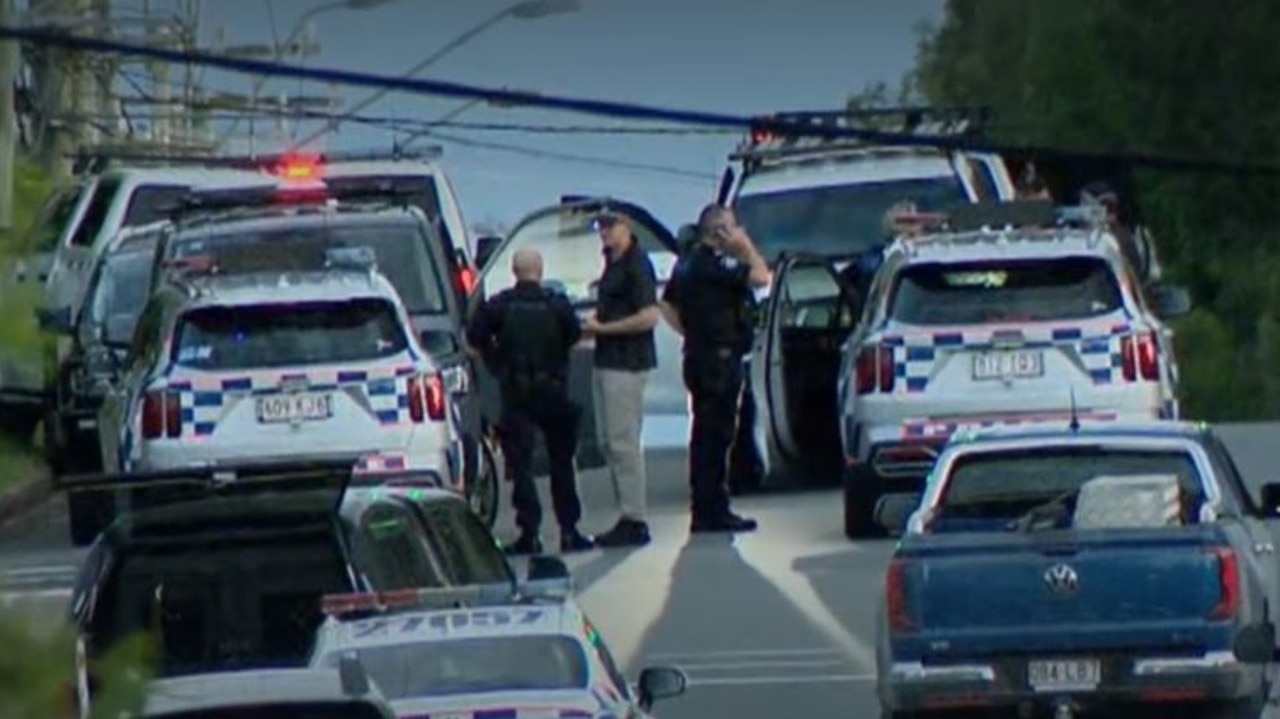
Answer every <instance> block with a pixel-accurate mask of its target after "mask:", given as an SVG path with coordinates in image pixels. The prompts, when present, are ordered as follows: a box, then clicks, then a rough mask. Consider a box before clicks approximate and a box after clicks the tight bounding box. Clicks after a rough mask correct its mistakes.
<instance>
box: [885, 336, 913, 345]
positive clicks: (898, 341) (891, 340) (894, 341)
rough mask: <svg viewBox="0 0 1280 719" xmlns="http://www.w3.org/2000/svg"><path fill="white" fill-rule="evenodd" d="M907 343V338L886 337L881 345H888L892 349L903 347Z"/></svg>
mask: <svg viewBox="0 0 1280 719" xmlns="http://www.w3.org/2000/svg"><path fill="white" fill-rule="evenodd" d="M906 343H907V340H906V338H905V337H885V338H884V339H883V340H881V341H880V344H883V345H888V346H890V347H901V346H902V345H904V344H906Z"/></svg>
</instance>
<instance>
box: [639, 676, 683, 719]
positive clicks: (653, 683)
mask: <svg viewBox="0 0 1280 719" xmlns="http://www.w3.org/2000/svg"><path fill="white" fill-rule="evenodd" d="M688 686H689V677H688V676H686V675H685V673H684V672H683V671H681V670H680V669H677V668H675V667H647V668H645V669H644V670H642V671H641V672H640V679H639V680H638V681H637V682H636V688H637V689H639V690H640V691H639V694H640V707H641V708H642V709H644V710H645V711H648V710H649V708H650V707H652V706H653V703H654V702H656V701H658V700H659V699H670V698H671V697H678V696H680V695H681V694H684V691H685V689H686V688H688Z"/></svg>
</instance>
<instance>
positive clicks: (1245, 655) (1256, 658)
mask: <svg viewBox="0 0 1280 719" xmlns="http://www.w3.org/2000/svg"><path fill="white" fill-rule="evenodd" d="M1231 652H1232V653H1233V654H1235V655H1236V659H1239V660H1240V661H1242V662H1244V663H1245V664H1270V663H1271V662H1273V661H1275V660H1276V625H1274V624H1271V623H1270V622H1263V623H1259V624H1246V625H1245V626H1243V627H1241V628H1240V631H1238V632H1236V636H1235V640H1234V641H1233V642H1232V644H1231Z"/></svg>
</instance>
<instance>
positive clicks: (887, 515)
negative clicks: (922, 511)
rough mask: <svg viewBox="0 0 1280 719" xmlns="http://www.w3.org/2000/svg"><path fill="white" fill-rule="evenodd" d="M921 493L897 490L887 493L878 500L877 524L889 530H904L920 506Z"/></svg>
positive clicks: (876, 510)
mask: <svg viewBox="0 0 1280 719" xmlns="http://www.w3.org/2000/svg"><path fill="white" fill-rule="evenodd" d="M920 496H921V495H920V494H918V493H915V492H895V493H894V494H886V495H884V496H883V497H881V498H880V499H879V501H877V502H876V509H875V520H876V524H879V525H880V526H881V527H884V528H885V529H886V530H887V531H889V532H904V531H906V529H907V522H909V521H911V515H912V513H914V512H915V511H916V507H918V506H920Z"/></svg>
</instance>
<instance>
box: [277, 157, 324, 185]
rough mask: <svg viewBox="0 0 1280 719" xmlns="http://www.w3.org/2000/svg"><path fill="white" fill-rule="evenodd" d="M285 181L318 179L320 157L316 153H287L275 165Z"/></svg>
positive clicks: (312, 180) (278, 173)
mask: <svg viewBox="0 0 1280 719" xmlns="http://www.w3.org/2000/svg"><path fill="white" fill-rule="evenodd" d="M275 174H277V175H279V176H280V177H281V178H282V179H284V181H285V182H314V181H315V180H319V179H320V174H321V173H320V158H319V157H318V156H316V155H288V156H286V157H285V158H284V159H282V160H281V161H280V164H279V165H278V166H277V167H276V173H275Z"/></svg>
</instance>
